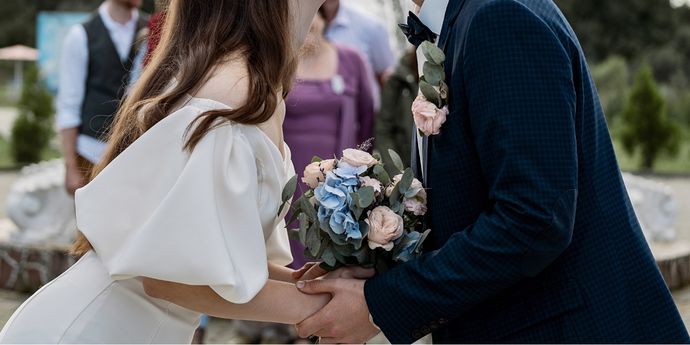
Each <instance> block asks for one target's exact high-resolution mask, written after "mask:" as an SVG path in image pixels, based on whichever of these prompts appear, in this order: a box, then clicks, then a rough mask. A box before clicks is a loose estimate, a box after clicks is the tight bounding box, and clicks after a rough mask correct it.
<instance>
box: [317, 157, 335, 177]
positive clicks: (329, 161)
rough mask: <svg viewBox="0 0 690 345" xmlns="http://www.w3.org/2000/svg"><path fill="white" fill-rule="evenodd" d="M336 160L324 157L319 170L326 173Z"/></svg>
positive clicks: (332, 167)
mask: <svg viewBox="0 0 690 345" xmlns="http://www.w3.org/2000/svg"><path fill="white" fill-rule="evenodd" d="M337 163H338V162H337V161H336V160H335V159H325V160H322V161H321V171H322V172H323V173H324V174H326V173H327V172H329V171H331V170H333V169H335V165H336V164H337Z"/></svg>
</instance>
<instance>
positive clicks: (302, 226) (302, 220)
mask: <svg viewBox="0 0 690 345" xmlns="http://www.w3.org/2000/svg"><path fill="white" fill-rule="evenodd" d="M308 229H309V219H307V215H306V214H304V213H300V215H299V241H300V243H302V244H306V243H307V230H308Z"/></svg>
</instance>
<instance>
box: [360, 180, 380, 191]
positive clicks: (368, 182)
mask: <svg viewBox="0 0 690 345" xmlns="http://www.w3.org/2000/svg"><path fill="white" fill-rule="evenodd" d="M359 182H360V183H361V184H362V187H371V188H374V192H376V193H377V194H380V193H381V191H382V190H383V185H382V184H381V182H380V181H379V180H377V179H375V178H371V177H369V176H363V177H360V178H359Z"/></svg>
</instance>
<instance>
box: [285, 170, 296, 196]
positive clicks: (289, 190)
mask: <svg viewBox="0 0 690 345" xmlns="http://www.w3.org/2000/svg"><path fill="white" fill-rule="evenodd" d="M296 190H297V175H295V176H292V178H291V179H290V180H288V182H287V183H286V184H285V188H283V199H282V200H283V202H288V200H290V198H292V196H293V195H295V191H296Z"/></svg>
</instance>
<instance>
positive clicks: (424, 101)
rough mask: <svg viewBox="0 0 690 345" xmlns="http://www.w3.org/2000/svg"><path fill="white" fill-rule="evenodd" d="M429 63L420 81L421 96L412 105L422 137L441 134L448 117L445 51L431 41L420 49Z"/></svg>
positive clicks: (415, 120) (424, 68)
mask: <svg viewBox="0 0 690 345" xmlns="http://www.w3.org/2000/svg"><path fill="white" fill-rule="evenodd" d="M419 49H422V52H423V53H424V57H426V59H427V61H426V62H425V63H424V66H423V71H424V75H423V76H422V77H421V78H420V80H419V91H420V92H419V93H420V94H419V96H418V97H417V99H416V100H415V101H414V103H413V104H412V116H413V117H414V123H415V125H417V128H418V129H419V132H420V135H422V136H430V135H436V134H439V133H441V126H442V125H443V124H444V123H445V122H446V119H447V117H448V113H449V112H448V84H446V81H445V79H446V77H445V76H446V72H445V67H444V62H445V61H446V56H445V54H444V53H443V50H441V49H440V48H438V47H437V46H436V45H434V44H433V43H431V42H429V41H425V42H424V43H422V44H421V45H420V47H419Z"/></svg>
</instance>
